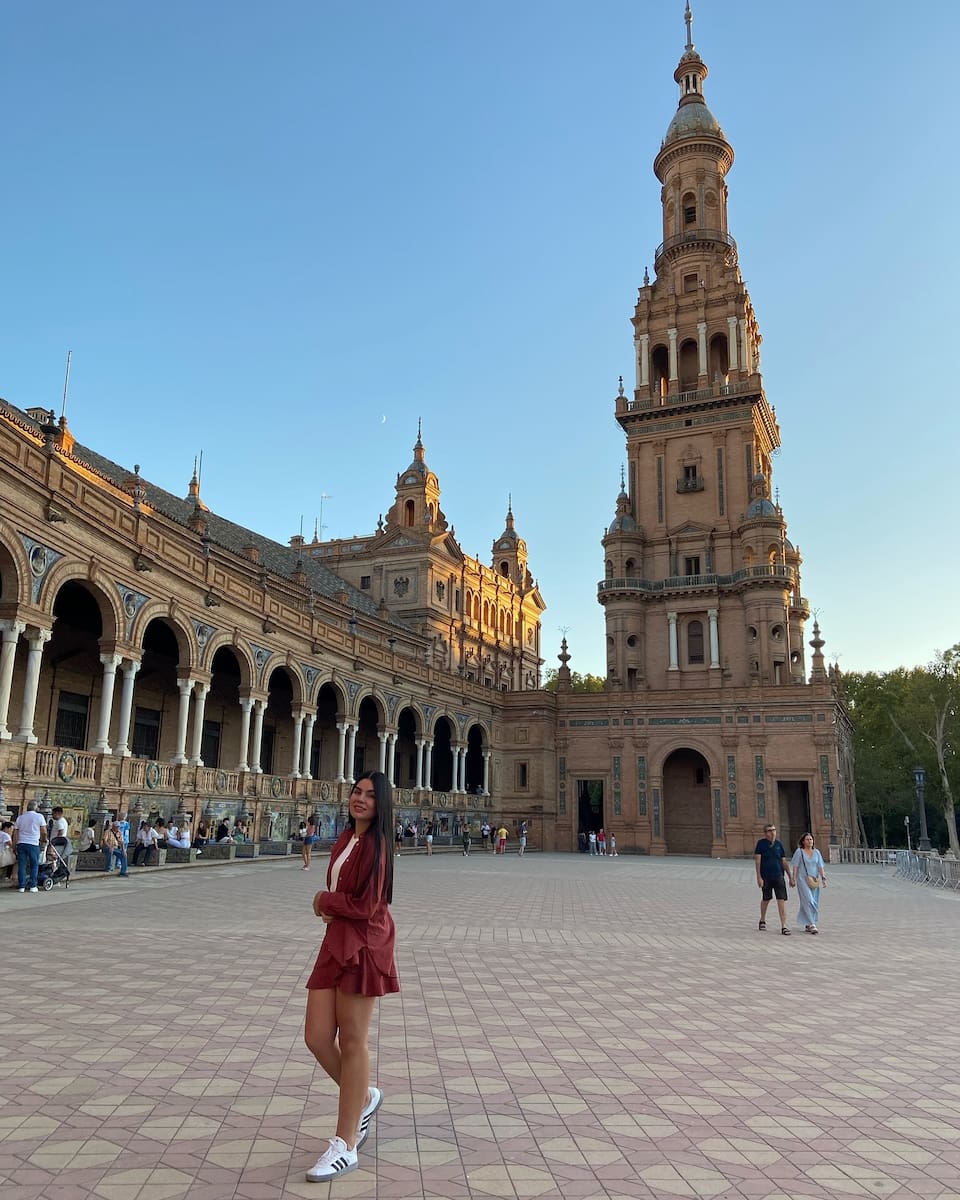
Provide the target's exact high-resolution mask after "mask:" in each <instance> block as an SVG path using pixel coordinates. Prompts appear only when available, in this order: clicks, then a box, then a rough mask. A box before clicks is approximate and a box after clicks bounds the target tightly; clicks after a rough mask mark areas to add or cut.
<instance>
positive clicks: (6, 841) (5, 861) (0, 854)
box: [0, 821, 17, 879]
mask: <svg viewBox="0 0 960 1200" xmlns="http://www.w3.org/2000/svg"><path fill="white" fill-rule="evenodd" d="M11 829H13V822H12V821H4V822H3V824H2V825H0V870H2V871H3V878H4V879H9V878H10V876H11V875H12V874H13V864H14V863H15V862H16V861H17V852H16V851H15V850H14V848H13V838H12V837H11V835H10V830H11Z"/></svg>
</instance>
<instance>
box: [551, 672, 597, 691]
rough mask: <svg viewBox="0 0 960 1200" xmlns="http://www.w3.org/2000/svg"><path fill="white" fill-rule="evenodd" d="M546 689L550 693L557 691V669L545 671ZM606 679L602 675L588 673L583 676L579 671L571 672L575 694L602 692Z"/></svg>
mask: <svg viewBox="0 0 960 1200" xmlns="http://www.w3.org/2000/svg"><path fill="white" fill-rule="evenodd" d="M543 674H544V679H545V682H544V685H543V686H544V689H545V690H546V691H548V692H555V691H556V690H557V668H556V667H548V668H547V670H546V671H544V673H543ZM603 685H604V679H603V676H601V675H591V674H590V672H589V671H588V672H587V673H586V674H585V675H581V674H580V672H579V671H571V672H570V689H571V691H574V692H602V691H603Z"/></svg>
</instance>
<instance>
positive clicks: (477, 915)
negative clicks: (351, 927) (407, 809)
mask: <svg viewBox="0 0 960 1200" xmlns="http://www.w3.org/2000/svg"><path fill="white" fill-rule="evenodd" d="M325 865H326V864H325V860H319V861H317V862H316V865H315V868H314V870H313V871H312V872H310V873H309V874H308V873H306V872H302V871H300V869H299V866H298V864H297V862H296V861H292V860H287V861H283V862H274V863H263V864H260V863H244V864H237V865H234V864H230V865H224V866H218V867H209V868H205V869H197V868H187V869H183V870H164V871H159V872H156V873H150V874H142V875H139V876H136V877H134V878H131V879H130V880H129V881H121V880H119V879H93V880H82V881H80V882H78V883H76V884H74V885H73V886H71V888H70V890H69V892H64V891H63V890H62V889H59V890H57V891H55V892H53V893H51V894H49V895H44V894H40V895H29V894H27V895H19V894H18V893H16V892H9V891H4V892H2V893H0V963H2V970H0V1012H5V1013H7V1014H10V1019H9V1020H8V1021H7V1022H6V1023H5V1028H4V1031H3V1035H2V1039H0V1042H2V1051H0V1197H2V1200H86V1198H87V1197H102V1198H103V1200H179V1198H181V1197H184V1198H189V1200H228V1198H233V1197H236V1198H238V1200H240V1198H242V1200H272V1198H274V1197H281V1196H283V1197H285V1196H290V1197H295V1196H312V1197H320V1198H323V1197H327V1196H329V1195H335V1196H342V1197H366V1196H369V1197H379V1198H381V1200H394V1198H397V1200H399V1198H401V1197H437V1198H444V1200H446V1198H450V1200H453V1198H460V1197H464V1198H466V1197H469V1198H479V1197H563V1198H564V1200H566V1198H574V1197H597V1198H600V1197H603V1198H609V1200H616V1198H618V1197H676V1196H681V1197H750V1198H755V1200H788V1198H792V1197H798V1198H799V1197H805V1198H810V1200H813V1198H820V1197H858V1196H862V1197H875V1198H878V1200H881V1198H882V1200H906V1198H908V1197H909V1198H913V1197H927V1198H929V1200H960V1025H958V1023H957V1020H956V1015H955V1014H956V1000H957V994H958V991H957V978H958V974H957V945H958V929H960V898H958V897H957V896H955V895H952V894H945V893H943V892H931V891H928V890H924V889H922V888H919V887H916V886H914V885H911V884H908V883H901V882H899V881H898V880H895V879H894V878H893V876H892V874H891V873H889V872H887V871H886V870H881V869H879V868H853V867H847V868H833V869H832V870H831V871H830V884H829V886H828V888H827V891H826V893H825V895H824V898H823V912H822V916H823V920H822V933H821V935H820V936H819V937H817V938H814V937H810V936H808V935H805V934H804V933H803V931H802V930H798V929H795V932H794V935H793V936H792V937H790V938H785V937H781V936H780V935H779V933H778V932H777V929H776V918H775V913H776V909H775V906H771V910H770V913H769V914H768V916H771V917H773V918H774V919H773V920H772V921H771V922H770V928H769V929H768V931H767V932H766V933H763V934H761V933H758V931H757V909H758V901H759V893H758V890H757V888H756V885H755V882H754V879H753V866H752V863H744V862H711V861H708V860H694V859H670V860H655V859H654V860H650V859H635V858H627V857H621V858H619V859H590V858H587V857H583V856H579V855H575V856H561V855H533V854H528V855H527V856H526V857H525V858H524V859H522V860H521V859H520V858H518V856H517V855H516V854H509V855H507V856H506V857H504V858H502V859H500V858H495V857H494V856H492V855H484V854H482V853H480V852H478V851H476V850H475V851H474V853H473V854H472V855H471V856H470V858H469V859H463V858H462V857H460V856H459V855H442V856H441V855H435V856H434V857H433V858H432V859H427V858H426V857H425V856H422V855H421V856H417V857H413V856H405V857H404V858H403V859H402V860H401V861H400V863H399V865H398V868H397V888H396V894H397V899H396V903H395V905H394V913H395V916H396V920H397V926H398V931H399V943H398V959H399V967H400V975H401V981H402V984H403V989H404V990H403V992H402V993H401V995H400V996H397V997H388V998H387V999H385V1000H383V1001H381V1002H380V1004H379V1010H378V1014H377V1015H376V1016H375V1018H374V1026H373V1029H372V1031H371V1050H372V1055H373V1061H374V1065H375V1079H376V1081H377V1082H378V1083H379V1085H380V1086H381V1087H382V1089H383V1091H384V1094H385V1102H384V1106H383V1108H382V1109H381V1110H380V1113H379V1114H378V1116H377V1119H376V1121H375V1122H374V1124H373V1126H372V1133H371V1136H370V1139H369V1141H368V1142H367V1145H366V1146H365V1147H364V1149H363V1150H362V1151H361V1154H360V1168H359V1169H358V1170H357V1171H355V1172H354V1173H352V1174H350V1175H348V1176H345V1177H344V1178H343V1179H340V1180H338V1181H336V1182H334V1183H333V1184H310V1183H307V1182H306V1181H305V1179H304V1172H305V1170H306V1169H307V1168H308V1167H310V1166H311V1165H312V1164H313V1162H314V1160H315V1159H316V1157H317V1156H318V1154H319V1153H320V1152H321V1151H322V1150H323V1149H324V1148H325V1146H326V1139H327V1138H328V1137H330V1136H331V1135H332V1133H333V1130H334V1126H335V1106H336V1098H335V1092H334V1089H333V1087H332V1085H330V1084H329V1082H328V1081H327V1080H326V1078H325V1076H324V1075H323V1074H322V1072H321V1071H320V1070H319V1068H316V1067H314V1065H313V1064H312V1060H311V1059H310V1058H309V1056H308V1054H307V1052H306V1050H305V1048H304V1047H303V1045H302V1041H301V1022H302V1013H303V1000H304V997H303V990H302V989H303V983H304V980H305V979H306V976H307V973H308V970H309V967H310V965H311V963H312V958H313V954H314V953H315V949H316V945H317V940H318V937H319V935H320V927H319V924H318V923H317V922H316V920H315V919H314V918H313V917H312V916H311V914H310V911H309V901H310V897H311V895H312V893H313V890H314V889H315V888H316V887H318V886H320V884H321V880H322V872H323V870H324V869H325ZM790 911H791V915H792V916H795V913H796V900H795V898H794V896H793V894H791V901H790Z"/></svg>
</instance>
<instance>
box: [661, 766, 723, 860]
mask: <svg viewBox="0 0 960 1200" xmlns="http://www.w3.org/2000/svg"><path fill="white" fill-rule="evenodd" d="M663 833H664V840H665V841H666V843H667V853H668V854H707V855H709V854H710V851H711V849H712V846H713V820H712V816H711V809H710V766H709V764H708V763H707V760H706V759H705V758H704V757H703V755H702V754H700V753H698V752H697V751H696V750H687V749H684V750H675V751H674V752H673V754H671V755H670V757H669V758H668V759H667V761H666V762H665V763H664V764H663Z"/></svg>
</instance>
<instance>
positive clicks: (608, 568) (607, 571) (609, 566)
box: [603, 558, 613, 579]
mask: <svg viewBox="0 0 960 1200" xmlns="http://www.w3.org/2000/svg"><path fill="white" fill-rule="evenodd" d="M603 573H604V575H605V576H606V578H607V579H612V578H613V562H612V561H611V559H609V558H608V559H607V561H606V564H605V566H604V568H603Z"/></svg>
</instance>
